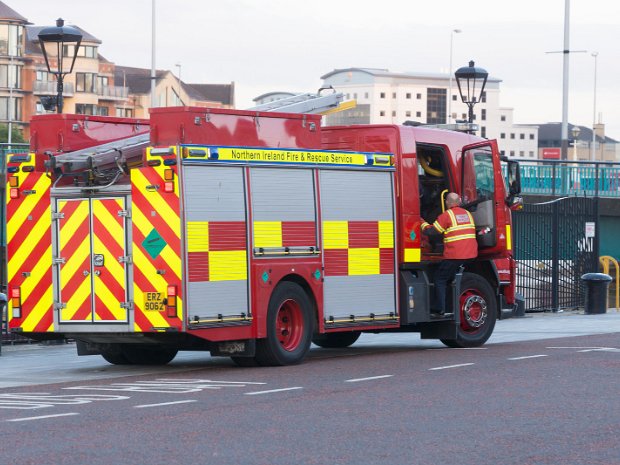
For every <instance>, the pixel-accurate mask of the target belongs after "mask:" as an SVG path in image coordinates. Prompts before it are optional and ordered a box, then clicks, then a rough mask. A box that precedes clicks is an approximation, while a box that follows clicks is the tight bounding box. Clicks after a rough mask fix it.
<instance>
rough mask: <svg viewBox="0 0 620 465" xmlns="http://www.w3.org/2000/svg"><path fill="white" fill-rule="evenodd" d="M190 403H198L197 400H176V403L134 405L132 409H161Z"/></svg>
mask: <svg viewBox="0 0 620 465" xmlns="http://www.w3.org/2000/svg"><path fill="white" fill-rule="evenodd" d="M192 402H198V401H197V400H177V401H176V402H162V403H160V404H144V405H134V406H133V407H134V408H149V407H162V406H165V405H176V404H189V403H192Z"/></svg>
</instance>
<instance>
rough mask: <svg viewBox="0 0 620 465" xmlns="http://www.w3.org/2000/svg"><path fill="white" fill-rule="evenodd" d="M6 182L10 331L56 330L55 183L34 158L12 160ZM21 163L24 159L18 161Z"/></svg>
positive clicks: (24, 157)
mask: <svg viewBox="0 0 620 465" xmlns="http://www.w3.org/2000/svg"><path fill="white" fill-rule="evenodd" d="M9 157H10V158H9V163H8V168H7V171H8V183H7V190H6V191H7V193H8V194H9V195H7V196H6V197H7V209H6V215H7V218H6V220H7V224H6V228H7V254H8V257H9V261H8V263H7V271H8V276H7V278H8V284H9V296H18V297H15V299H9V308H8V317H9V327H10V328H11V329H17V328H20V329H21V330H23V331H24V332H51V331H53V330H54V315H53V300H54V299H53V293H52V238H51V221H52V216H51V206H50V187H51V181H50V179H49V178H48V177H47V176H46V175H45V173H38V172H34V171H31V170H33V169H34V154H29V155H21V156H20V157H17V156H9ZM18 160H19V161H18Z"/></svg>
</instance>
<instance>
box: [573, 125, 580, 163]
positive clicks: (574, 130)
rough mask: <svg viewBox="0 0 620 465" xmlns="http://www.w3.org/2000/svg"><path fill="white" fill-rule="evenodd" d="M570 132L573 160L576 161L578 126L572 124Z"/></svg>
mask: <svg viewBox="0 0 620 465" xmlns="http://www.w3.org/2000/svg"><path fill="white" fill-rule="evenodd" d="M571 133H572V135H573V160H575V161H577V141H578V140H579V134H580V133H581V129H579V126H573V129H571Z"/></svg>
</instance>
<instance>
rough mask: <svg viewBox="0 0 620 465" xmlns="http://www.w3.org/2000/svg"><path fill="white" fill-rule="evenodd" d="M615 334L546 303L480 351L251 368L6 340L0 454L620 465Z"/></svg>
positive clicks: (64, 459) (104, 459) (361, 354)
mask: <svg viewBox="0 0 620 465" xmlns="http://www.w3.org/2000/svg"><path fill="white" fill-rule="evenodd" d="M619 332H620V313H616V312H610V313H607V314H605V315H580V314H575V313H565V314H544V315H537V316H535V317H532V318H524V319H518V320H517V319H516V320H507V321H502V322H498V325H497V329H496V332H495V334H494V336H493V340H492V341H491V343H489V344H487V345H485V347H483V348H480V349H473V350H458V349H447V348H443V345H441V344H440V343H436V342H434V341H430V342H429V341H421V340H420V339H419V338H418V337H417V336H411V335H394V334H390V335H367V336H364V337H363V338H362V339H360V341H359V342H358V343H356V344H355V345H354V346H353V347H352V348H350V349H346V350H340V351H333V350H323V349H318V348H316V349H313V350H312V351H311V354H310V357H309V358H308V359H307V361H306V362H305V363H304V364H302V365H299V366H293V367H284V368H254V369H246V368H238V367H235V366H233V365H232V364H231V363H230V362H229V361H228V360H227V359H217V358H210V357H209V356H208V355H206V354H196V353H194V354H182V355H181V356H180V357H178V359H176V360H175V361H174V362H173V363H172V364H171V365H170V366H169V367H158V368H146V367H113V366H110V365H108V364H107V363H106V362H104V361H103V360H102V359H101V358H100V357H79V358H78V357H77V356H75V353H74V347H71V346H70V345H65V346H51V347H45V348H43V349H41V348H38V347H39V346H34V347H37V348H31V349H17V350H15V349H10V350H8V351H4V350H3V355H2V357H1V358H0V368H1V369H0V373H2V377H3V379H5V380H8V381H6V382H10V376H5V375H7V370H5V367H7V366H9V367H12V368H9V370H8V371H9V372H10V373H13V370H15V371H20V369H19V367H18V366H17V365H21V370H22V371H26V372H28V373H29V374H28V375H23V377H22V378H21V381H19V383H22V384H20V385H19V386H13V387H11V388H5V389H0V438H2V442H3V443H4V444H3V445H0V451H1V452H0V457H2V460H0V462H1V463H2V464H4V463H7V464H11V463H20V464H29V463H32V464H48V463H49V464H58V463H63V464H68V465H71V464H84V463H89V464H110V463H115V464H144V463H149V464H175V463H184V464H185V463H200V464H203V463H205V464H206V463H209V464H237V463H239V464H301V463H317V464H326V463H329V464H379V463H381V464H383V463H385V464H433V465H435V464H450V465H453V464H457V463H458V464H459V465H466V464H470V463H471V464H474V463H475V464H477V465H485V464H519V465H521V464H560V463H562V464H584V465H585V464H588V465H597V464H605V465H614V464H620V445H619V442H620V441H618V440H617V428H618V424H619V422H620V403H619V402H618V401H617V395H618V392H619V390H618V387H620V386H619V384H620V381H619V377H618V372H619V369H620V338H619V337H618V333H619ZM5 349H6V348H5ZM42 359H45V360H46V363H43V362H41V360H42ZM15 360H17V362H18V363H17V364H14V361H15ZM78 360H85V362H83V363H84V364H82V362H80V364H77V363H75V364H73V365H71V364H70V362H77V361H78ZM54 361H56V366H55V367H52V366H49V365H48V364H53V363H54ZM7 362H8V365H7ZM35 363H38V364H39V365H38V368H37V367H36V365H35ZM36 372H38V373H39V376H36V375H35V373H36ZM48 374H49V375H48ZM48 376H49V377H50V378H49V379H47V380H46V379H42V378H48ZM63 376H64V377H65V379H64V380H63V381H62V382H61V384H47V383H49V382H50V380H51V379H53V381H51V382H57V381H56V380H58V379H61V378H62V377H63ZM7 445H8V447H7Z"/></svg>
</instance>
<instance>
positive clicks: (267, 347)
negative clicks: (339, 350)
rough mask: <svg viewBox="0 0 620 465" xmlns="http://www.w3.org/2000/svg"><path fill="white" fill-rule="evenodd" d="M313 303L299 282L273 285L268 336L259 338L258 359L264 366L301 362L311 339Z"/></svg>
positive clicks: (257, 346) (268, 319) (268, 314)
mask: <svg viewBox="0 0 620 465" xmlns="http://www.w3.org/2000/svg"><path fill="white" fill-rule="evenodd" d="M312 313H313V312H312V303H311V302H310V299H309V298H308V295H307V294H306V292H305V291H304V290H303V289H302V287H301V286H299V285H298V284H296V283H293V282H289V281H284V282H281V283H280V284H278V286H277V287H276V288H275V289H274V291H273V294H272V295H271V299H270V300H269V308H268V310H267V337H266V338H265V339H259V340H258V341H257V342H256V357H255V359H256V362H257V363H258V364H260V365H263V366H269V365H294V364H296V363H299V362H301V361H302V360H303V359H304V357H305V356H306V354H307V353H308V350H309V348H310V341H311V339H312V326H313V325H312Z"/></svg>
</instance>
